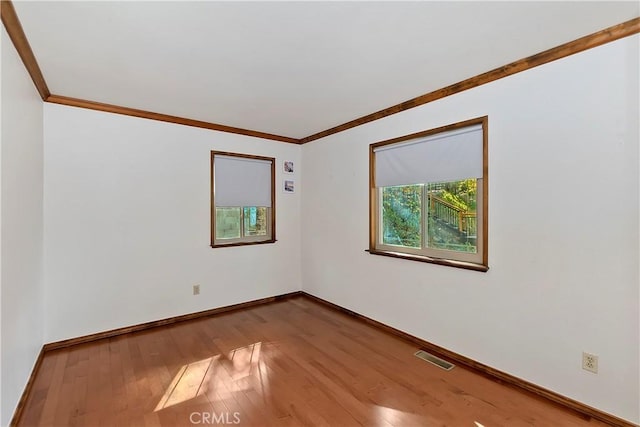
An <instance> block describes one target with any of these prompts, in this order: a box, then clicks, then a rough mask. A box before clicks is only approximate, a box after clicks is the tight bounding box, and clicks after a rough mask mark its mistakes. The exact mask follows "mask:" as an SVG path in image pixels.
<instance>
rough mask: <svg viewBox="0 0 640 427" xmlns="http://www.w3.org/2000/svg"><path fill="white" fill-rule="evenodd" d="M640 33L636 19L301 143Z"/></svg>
mask: <svg viewBox="0 0 640 427" xmlns="http://www.w3.org/2000/svg"><path fill="white" fill-rule="evenodd" d="M638 32H640V18H634V19H632V20H630V21H626V22H623V23H621V24H618V25H614V26H612V27H609V28H606V29H604V30H602V31H598V32H597V33H593V34H589V35H588V36H585V37H581V38H579V39H577V40H574V41H571V42H568V43H565V44H562V45H560V46H557V47H554V48H552V49H549V50H545V51H544V52H540V53H537V54H535V55H532V56H529V57H527V58H523V59H520V60H518V61H515V62H512V63H510V64H507V65H504V66H502V67H499V68H496V69H493V70H491V71H488V72H486V73H482V74H479V75H477V76H474V77H471V78H468V79H466V80H462V81H461V82H458V83H454V84H452V85H449V86H447V87H443V88H442V89H438V90H435V91H433V92H429V93H427V94H424V95H420V96H418V97H416V98H412V99H410V100H408V101H405V102H402V103H400V104H397V105H394V106H391V107H388V108H385V109H384V110H380V111H376V112H375V113H371V114H368V115H366V116H362V117H360V118H357V119H354V120H351V121H349V122H346V123H343V124H341V125H338V126H335V127H332V128H331V129H327V130H324V131H322V132H318V133H315V134H313V135H310V136H307V137H305V138H302V139H301V143H302V144H306V143H309V142H311V141H315V140H317V139H320V138H324V137H326V136H329V135H333V134H336V133H339V132H342V131H345V130H347V129H351V128H354V127H356V126H360V125H363V124H365V123H369V122H373V121H375V120H379V119H382V118H384V117H387V116H391V115H393V114H397V113H400V112H402V111H406V110H410V109H411V108H415V107H419V106H420V105H424V104H427V103H429V102H433V101H436V100H438V99H441V98H445V97H447V96H451V95H455V94H457V93H460V92H463V91H465V90H468V89H472V88H475V87H478V86H481V85H484V84H487V83H490V82H493V81H495V80H498V79H502V78H504V77H508V76H511V75H513V74H516V73H520V72H522V71H526V70H530V69H531V68H534V67H537V66H539V65H543V64H546V63H549V62H552V61H556V60H558V59H562V58H565V57H567V56H570V55H573V54H575V53H578V52H582V51H585V50H588V49H591V48H594V47H597V46H600V45H603V44H606V43H609V42H612V41H615V40H618V39H621V38H624V37H627V36H631V35H633V34H638Z"/></svg>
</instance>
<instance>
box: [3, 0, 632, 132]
mask: <svg viewBox="0 0 640 427" xmlns="http://www.w3.org/2000/svg"><path fill="white" fill-rule="evenodd" d="M0 3H1V12H2V22H3V24H4V26H5V28H6V29H7V33H8V34H9V37H10V38H11V41H12V42H13V44H14V46H15V48H16V50H17V51H18V54H19V55H20V58H21V59H22V62H23V63H24V65H25V67H26V69H27V71H28V72H29V75H30V76H31V79H32V80H33V83H34V84H35V86H36V89H37V90H38V92H39V93H40V96H41V97H42V100H43V101H45V102H51V103H54V104H61V105H68V106H72V107H79V108H87V109H91V110H97V111H104V112H109V113H115V114H123V115H127V116H132V117H139V118H144V119H150V120H158V121H163V122H169V123H176V124H181V125H185V126H192V127H198V128H203V129H209V130H214V131H219V132H227V133H234V134H239V135H246V136H252V137H256V138H262V139H268V140H272V141H279V142H286V143H290V144H306V143H309V142H312V141H316V140H318V139H321V138H324V137H327V136H329V135H333V134H336V133H339V132H342V131H345V130H348V129H351V128H354V127H357V126H360V125H363V124H366V123H369V122H372V121H375V120H379V119H382V118H384V117H387V116H391V115H393V114H397V113H400V112H402V111H406V110H409V109H412V108H415V107H419V106H421V105H424V104H427V103H429V102H433V101H436V100H438V99H442V98H445V97H447V96H451V95H455V94H457V93H460V92H463V91H465V90H468V89H472V88H475V87H478V86H481V85H484V84H487V83H490V82H493V81H495V80H498V79H501V78H504V77H508V76H511V75H514V74H517V73H520V72H522V71H526V70H529V69H531V68H534V67H537V66H540V65H543V64H547V63H549V62H552V61H556V60H558V59H562V58H565V57H567V56H570V55H573V54H576V53H579V52H582V51H585V50H588V49H591V48H594V47H598V46H600V45H603V44H606V43H610V42H613V41H615V40H619V39H621V38H624V37H628V36H631V35H634V34H638V33H640V18H634V19H631V20H629V21H626V22H623V23H621V24H618V25H614V26H612V27H609V28H606V29H604V30H601V31H598V32H596V33H593V34H589V35H587V36H584V37H581V38H579V39H577V40H574V41H571V42H568V43H565V44H562V45H560V46H557V47H554V48H552V49H548V50H545V51H544V52H540V53H537V54H535V55H532V56H529V57H526V58H523V59H520V60H518V61H515V62H512V63H510V64H507V65H504V66H502V67H499V68H495V69H493V70H491V71H487V72H486V73H482V74H479V75H477V76H474V77H471V78H468V79H466V80H462V81H460V82H458V83H454V84H452V85H449V86H446V87H444V88H441V89H438V90H435V91H433V92H429V93H426V94H424V95H420V96H418V97H415V98H412V99H409V100H407V101H405V102H402V103H400V104H396V105H393V106H391V107H388V108H385V109H383V110H380V111H376V112H375V113H371V114H368V115H366V116H362V117H360V118H357V119H354V120H351V121H349V122H346V123H343V124H341V125H338V126H335V127H332V128H330V129H326V130H324V131H321V132H318V133H315V134H313V135H309V136H307V137H304V138H301V139H298V138H291V137H288V136H282V135H275V134H271V133H266V132H260V131H255V130H250V129H243V128H237V127H233V126H226V125H222V124H217V123H211V122H205V121H201V120H194V119H189V118H184V117H178V116H172V115H169V114H163V113H156V112H151V111H145V110H139V109H135V108H129V107H124V106H118V105H112V104H105V103H102V102H96V101H90V100H85V99H79V98H71V97H67V96H62V95H52V94H51V92H50V91H49V89H48V87H47V83H46V81H45V79H44V76H43V75H42V71H41V70H40V67H39V65H38V62H37V60H36V58H35V56H34V54H33V51H32V50H31V46H30V45H29V41H28V40H27V37H26V35H25V33H24V30H23V29H22V25H21V24H20V21H19V19H18V16H17V14H16V11H15V8H14V6H13V3H12V1H11V0H0Z"/></svg>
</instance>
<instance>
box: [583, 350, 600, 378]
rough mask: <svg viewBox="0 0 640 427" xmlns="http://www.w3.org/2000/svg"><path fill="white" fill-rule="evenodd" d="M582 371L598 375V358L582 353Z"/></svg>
mask: <svg viewBox="0 0 640 427" xmlns="http://www.w3.org/2000/svg"><path fill="white" fill-rule="evenodd" d="M582 369H584V370H585V371H589V372H593V373H594V374H597V373H598V356H596V355H595V354H591V353H585V352H584V351H583V352H582Z"/></svg>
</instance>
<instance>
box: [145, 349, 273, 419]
mask: <svg viewBox="0 0 640 427" xmlns="http://www.w3.org/2000/svg"><path fill="white" fill-rule="evenodd" d="M261 348H262V343H261V342H257V343H254V344H251V345H248V346H246V347H241V348H236V349H234V350H231V351H230V352H229V353H228V354H227V355H226V356H225V355H220V354H218V355H215V356H212V357H208V358H206V359H202V360H198V361H196V362H192V363H189V364H187V365H184V366H182V367H181V368H180V369H179V370H178V373H177V374H176V375H175V377H174V378H173V380H172V381H171V384H169V387H167V389H166V390H165V392H164V395H163V396H162V398H161V399H160V401H159V402H158V404H157V405H156V408H155V410H154V412H157V411H161V410H163V409H166V408H169V407H171V406H174V405H178V404H180V403H184V402H187V401H189V400H191V399H195V398H196V397H198V396H200V395H202V394H205V393H207V392H208V391H209V390H212V389H213V390H215V392H216V393H217V395H218V396H220V397H221V398H223V399H224V398H227V397H230V395H232V394H233V393H235V392H237V391H242V390H246V389H247V388H249V387H250V386H251V385H250V378H249V377H250V376H251V375H252V372H253V371H254V369H256V368H259V363H260V351H261ZM257 378H258V380H259V381H260V382H261V383H262V382H263V381H265V380H267V378H266V376H262V375H258V376H257ZM229 380H231V383H232V384H233V386H229ZM220 385H224V386H223V387H218V386H220Z"/></svg>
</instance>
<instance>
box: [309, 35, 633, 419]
mask: <svg viewBox="0 0 640 427" xmlns="http://www.w3.org/2000/svg"><path fill="white" fill-rule="evenodd" d="M638 40H639V36H637V35H636V36H633V37H629V38H626V39H623V40H620V41H617V42H614V43H610V44H607V45H604V46H601V47H598V48H596V49H592V50H589V51H586V52H583V53H580V54H577V55H574V56H571V57H568V58H565V59H562V60H559V61H556V62H553V63H550V64H547V65H544V66H541V67H538V68H535V69H532V70H529V71H526V72H523V73H520V74H517V75H515V76H512V77H509V78H505V79H502V80H499V81H496V82H493V83H491V84H487V85H484V86H481V87H478V88H475V89H472V90H469V91H466V92H463V93H460V94H457V95H454V96H451V97H448V98H446V99H442V100H439V101H436V102H433V103H430V104H427V105H424V106H421V107H419V108H415V109H412V110H408V111H406V112H403V113H401V114H396V115H393V116H390V117H387V118H385V119H382V120H379V121H376V122H373V123H370V124H367V125H363V126H360V127H357V128H354V129H351V130H348V131H345V132H342V133H339V134H336V135H333V136H329V137H327V138H324V139H322V140H319V141H316V142H313V143H310V144H306V145H304V146H303V162H304V164H305V169H304V171H303V174H304V183H305V188H304V190H305V192H304V194H303V205H302V206H303V208H302V218H303V220H302V227H303V230H304V235H303V261H302V266H303V267H302V270H303V289H304V290H305V291H308V292H310V293H312V294H314V295H317V296H320V297H322V298H325V299H327V300H329V301H332V302H334V303H337V304H339V305H341V306H344V307H347V308H349V309H351V310H354V311H356V312H358V313H361V314H364V315H366V316H369V317H372V318H374V319H376V320H379V321H381V322H383V323H386V324H389V325H391V326H394V327H396V328H399V329H401V330H403V331H407V332H409V333H411V334H414V335H416V336H418V337H421V338H423V339H426V340H428V341H430V342H432V343H435V344H437V345H440V346H443V347H445V348H448V349H450V350H453V351H455V352H458V353H460V354H462V355H465V356H468V357H471V358H473V359H475V360H478V361H480V362H482V363H485V364H487V365H490V366H493V367H495V368H497V369H500V370H502V371H506V372H508V373H511V374H513V375H516V376H518V377H521V378H523V379H526V380H529V381H531V382H533V383H536V384H538V385H540V386H543V387H547V388H549V389H551V390H554V391H556V392H558V393H560V394H563V395H566V396H569V397H571V398H574V399H577V400H579V401H581V402H584V403H586V404H588V405H592V406H595V407H597V408H599V409H601V410H604V411H607V412H609V413H612V414H615V415H617V416H620V417H623V418H626V419H628V420H631V421H634V422H636V423H637V422H638V421H639V420H640V414H639V408H638V405H639V404H638V402H639V401H640V395H639V391H638V376H639V370H638V363H639V362H638V360H639V351H638V336H639V330H638V315H639V311H638V299H639V295H638V287H639V285H638V282H639V277H638V260H639V252H638V233H639V229H638V193H639V187H638V180H639V179H638V140H639V136H638V116H639V111H638ZM483 115H488V116H489V265H490V270H489V272H487V273H480V272H475V271H468V270H461V269H455V268H450V267H443V266H438V265H431V264H424V263H418V262H412V261H408V260H400V259H393V258H387V257H381V256H375V255H369V254H367V253H365V252H364V250H365V249H366V248H367V246H368V145H369V144H370V143H373V142H377V141H381V140H385V139H388V138H393V137H397V136H401V135H406V134H409V133H412V132H417V131H421V130H426V129H431V128H434V127H437V126H442V125H446V124H450V123H455V122H459V121H462V120H466V119H470V118H473V117H479V116H483ZM583 350H585V351H588V352H591V353H595V354H597V355H599V357H600V372H599V374H597V375H594V374H592V373H589V372H586V371H584V370H582V369H581V354H582V351H583Z"/></svg>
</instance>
